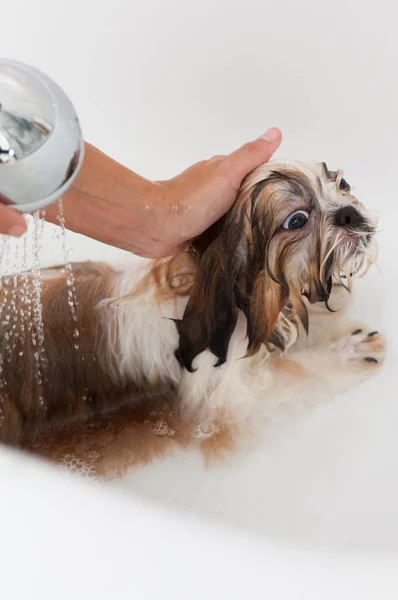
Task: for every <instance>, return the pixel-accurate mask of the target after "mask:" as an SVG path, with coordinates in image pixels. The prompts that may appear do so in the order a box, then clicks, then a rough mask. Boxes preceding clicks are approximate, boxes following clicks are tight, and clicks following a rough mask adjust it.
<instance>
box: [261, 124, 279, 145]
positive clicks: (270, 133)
mask: <svg viewBox="0 0 398 600" xmlns="http://www.w3.org/2000/svg"><path fill="white" fill-rule="evenodd" d="M260 137H262V138H263V139H264V140H266V141H267V142H276V140H279V138H280V137H281V132H280V130H279V129H278V128H277V127H271V128H270V129H268V130H267V131H266V132H265V133H264V135H262V136H260Z"/></svg>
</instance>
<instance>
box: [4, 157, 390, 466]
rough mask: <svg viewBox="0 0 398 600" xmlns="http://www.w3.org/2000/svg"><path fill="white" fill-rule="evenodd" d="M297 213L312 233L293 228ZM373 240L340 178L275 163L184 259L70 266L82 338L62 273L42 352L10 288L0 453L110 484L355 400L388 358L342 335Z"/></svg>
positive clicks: (358, 338)
mask: <svg viewBox="0 0 398 600" xmlns="http://www.w3.org/2000/svg"><path fill="white" fill-rule="evenodd" d="M297 211H302V213H301V214H304V215H306V214H308V215H309V216H308V222H307V223H306V224H305V225H304V226H303V227H302V228H300V229H295V230H289V229H286V228H284V227H286V223H287V219H288V218H289V216H290V215H292V214H293V213H295V212H297ZM375 231H376V220H375V219H374V218H373V217H372V215H371V214H370V213H369V212H368V211H367V210H366V209H365V208H364V206H363V205H362V204H361V203H360V202H359V201H358V200H357V199H356V198H355V197H354V196H353V195H352V194H351V190H350V187H349V185H348V184H347V183H346V181H345V180H344V179H343V174H342V172H341V171H337V172H331V171H329V170H328V168H327V167H326V165H325V164H324V163H321V164H319V163H314V164H304V163H298V162H276V161H275V162H270V163H267V164H265V165H263V166H261V167H260V168H258V169H256V170H255V171H254V172H253V173H252V174H251V175H249V176H248V177H247V178H246V180H245V181H244V182H243V184H242V187H241V189H240V191H239V194H238V197H237V199H236V202H235V204H234V206H233V207H232V209H231V210H230V211H229V213H228V214H227V215H226V216H225V217H223V218H222V219H221V220H220V221H219V222H218V223H216V225H214V226H213V228H212V229H211V230H210V231H208V232H206V234H204V235H203V236H201V237H200V238H199V239H197V240H195V241H194V242H193V244H192V246H191V248H190V249H189V250H187V251H186V252H182V253H180V254H178V255H176V256H173V257H170V258H168V259H163V260H158V261H149V260H148V261H143V262H142V264H141V265H140V266H139V267H137V265H136V264H134V267H133V268H129V267H128V266H127V267H126V266H123V267H121V268H116V267H111V266H107V265H104V264H95V263H82V264H75V265H74V266H73V269H74V277H75V287H76V298H77V305H76V319H77V320H76V322H75V321H74V320H73V316H72V312H71V307H70V305H69V304H70V299H71V298H70V295H69V296H68V294H67V288H68V286H67V285H66V279H67V276H68V273H67V272H66V273H65V272H64V270H63V269H57V268H55V269H50V270H48V271H47V272H45V273H44V275H45V276H44V279H43V282H42V303H43V309H42V315H43V323H44V342H43V346H42V347H39V348H38V344H36V346H32V341H31V338H32V334H33V337H34V338H35V331H34V325H33V324H32V323H33V321H32V315H31V311H32V306H31V305H30V306H29V305H27V303H26V297H25V296H24V293H23V286H22V283H23V281H22V280H23V276H21V277H20V278H19V280H18V281H17V285H15V281H14V280H13V279H12V278H11V279H10V280H9V289H7V286H4V285H3V292H2V293H3V298H4V293H5V290H6V293H7V295H8V296H7V297H8V299H9V298H11V297H12V298H13V299H14V303H15V305H16V306H17V309H16V310H17V312H18V315H19V317H18V320H17V321H15V319H14V321H13V319H12V318H8V319H7V318H4V317H7V314H6V313H7V310H9V311H10V308H9V306H8V309H7V306H6V305H5V306H6V308H5V309H4V310H3V315H2V325H1V328H2V336H1V348H0V350H1V356H2V379H1V381H2V386H3V388H2V390H1V396H2V401H1V405H0V406H1V420H0V440H2V441H3V442H5V443H12V444H17V445H19V446H20V447H22V448H31V449H33V450H35V451H37V452H39V453H41V454H43V455H46V456H51V457H53V458H56V459H58V460H59V459H62V458H63V457H65V456H66V455H67V456H68V457H69V458H70V457H71V456H72V457H73V460H76V461H78V463H79V464H89V465H91V466H93V468H95V470H96V471H97V472H98V473H100V474H102V475H107V476H112V475H115V474H120V473H121V472H123V471H124V470H125V469H126V468H127V467H128V466H130V465H131V464H134V463H137V462H141V463H145V462H147V461H149V460H151V459H152V458H153V457H154V456H155V455H161V454H162V453H163V452H164V451H165V450H166V449H167V448H168V447H169V446H173V445H183V446H185V445H187V444H190V443H196V444H198V445H200V446H201V448H202V450H203V451H204V452H205V454H206V456H207V458H209V457H211V456H212V455H214V454H217V453H220V452H221V453H222V452H223V451H225V450H229V449H231V448H232V447H233V446H235V445H236V444H237V443H238V442H239V440H241V439H244V438H249V437H252V436H253V435H254V434H255V433H257V432H258V431H261V430H263V429H264V427H265V425H266V424H267V423H269V422H272V421H273V420H275V419H276V418H278V414H279V413H280V412H281V411H283V410H284V409H286V408H288V409H289V410H291V409H294V408H300V407H302V406H305V405H306V404H307V403H308V402H309V401H310V400H309V399H310V398H311V397H313V398H315V397H316V399H317V401H319V400H320V399H323V398H328V397H330V396H333V395H335V394H337V393H340V392H342V391H345V390H346V389H348V388H350V387H351V386H352V385H353V384H355V383H357V382H359V381H361V380H362V379H363V378H364V377H366V376H367V375H370V374H373V373H374V372H375V370H376V369H377V367H378V366H379V365H380V364H381V360H382V358H383V355H384V341H383V338H382V336H381V335H380V334H378V333H377V332H374V331H372V329H368V328H364V327H360V326H358V324H357V323H355V324H350V323H346V322H345V320H344V312H345V311H344V306H345V304H346V300H347V298H348V296H349V292H348V291H347V290H349V289H350V288H351V282H352V278H353V277H355V275H360V274H361V273H363V272H364V271H366V269H367V267H368V266H369V265H370V263H371V262H373V260H374V255H375V246H374V239H373V234H374V233H375ZM13 281H14V282H13ZM69 283H70V282H69ZM25 287H26V285H25ZM69 289H70V286H69ZM68 301H69V304H68ZM9 304H10V303H9V302H8V305H9ZM28 304H29V303H28ZM335 309H336V310H337V312H331V311H332V310H335ZM14 310H15V308H14ZM9 314H10V315H11V312H9ZM12 324H14V325H16V329H15V328H14V332H13V340H14V341H15V347H14V348H13V349H12V350H11V349H10V346H9V343H8V340H9V339H10V337H11V327H12ZM76 329H77V330H78V337H77V334H76ZM36 333H37V332H36ZM36 338H37V335H36ZM39 346H40V344H39ZM35 353H36V355H35ZM37 353H38V354H37ZM38 357H39V359H38ZM38 360H39V362H40V365H41V366H40V376H39V377H37V364H38ZM79 461H80V462H79ZM91 466H90V468H91Z"/></svg>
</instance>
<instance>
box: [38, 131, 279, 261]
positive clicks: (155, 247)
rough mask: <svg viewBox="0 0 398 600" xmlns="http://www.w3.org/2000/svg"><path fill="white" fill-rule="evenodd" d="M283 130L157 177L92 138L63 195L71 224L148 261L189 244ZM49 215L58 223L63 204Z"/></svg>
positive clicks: (230, 198) (212, 220)
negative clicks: (115, 156)
mask: <svg viewBox="0 0 398 600" xmlns="http://www.w3.org/2000/svg"><path fill="white" fill-rule="evenodd" d="M281 139H282V134H281V132H280V131H279V129H269V130H268V131H267V132H266V133H265V134H264V135H263V136H261V137H260V138H258V139H257V140H254V141H253V142H249V143H248V144H245V145H244V146H242V147H241V148H239V149H238V150H236V151H235V152H232V153H231V154H229V155H228V156H214V157H213V158H211V159H210V160H204V161H201V162H199V163H197V164H195V165H193V166H192V167H190V168H189V169H187V170H186V171H184V172H183V173H181V174H180V175H177V176H176V177H173V178H172V179H169V180H167V181H157V182H152V181H149V180H148V179H145V178H143V177H141V176H140V175H137V174H136V173H134V172H133V171H130V170H129V169H128V168H126V167H124V166H123V165H121V164H119V163H118V162H116V161H114V160H113V159H112V158H110V157H109V156H106V155H105V154H103V153H102V152H100V151H99V150H98V149H97V148H95V147H94V146H91V145H90V144H87V143H86V149H85V159H84V162H83V166H82V169H81V171H80V173H79V175H78V177H77V179H76V181H75V183H74V184H73V186H72V187H71V189H70V190H69V191H68V192H67V193H66V194H65V196H64V215H65V221H66V225H67V227H68V229H71V230H72V231H75V232H76V233H80V234H83V235H87V236H89V237H91V238H94V239H96V240H99V241H100V242H104V243H105V244H110V245H112V246H117V247H118V248H122V249H123V250H127V251H129V252H133V253H134V254H137V255H139V256H144V257H147V258H161V257H164V256H170V255H172V254H175V253H176V252H178V251H180V250H181V249H183V248H185V247H186V246H187V244H188V242H189V241H190V240H192V239H193V238H195V237H197V236H198V235H200V234H201V233H203V232H204V231H205V230H206V229H208V228H209V227H210V226H211V225H212V224H213V223H215V222H216V221H217V220H218V219H219V218H220V217H222V216H223V215H224V214H225V213H226V212H227V211H228V210H229V208H230V207H231V206H232V204H233V203H234V201H235V198H236V196H237V193H238V190H239V187H240V185H241V183H242V180H243V179H244V178H245V177H246V175H248V174H249V173H250V172H251V171H253V169H255V168H256V167H258V166H260V165H261V164H263V163H265V162H267V161H268V160H269V159H270V158H271V156H272V155H273V153H274V152H275V150H276V149H277V148H278V147H279V145H280V143H281ZM46 219H47V220H49V221H50V222H52V223H58V208H57V206H56V205H55V204H54V205H52V206H49V207H47V210H46Z"/></svg>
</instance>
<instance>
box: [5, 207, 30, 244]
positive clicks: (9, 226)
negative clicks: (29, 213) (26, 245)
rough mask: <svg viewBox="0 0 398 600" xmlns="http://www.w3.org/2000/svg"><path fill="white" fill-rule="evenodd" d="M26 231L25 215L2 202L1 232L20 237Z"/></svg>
mask: <svg viewBox="0 0 398 600" xmlns="http://www.w3.org/2000/svg"><path fill="white" fill-rule="evenodd" d="M25 231H26V221H25V219H24V217H23V216H22V215H21V214H20V213H18V212H16V211H15V210H12V208H9V207H8V206H4V204H0V233H5V234H8V235H13V236H15V237H20V236H21V235H22V234H23V233H25Z"/></svg>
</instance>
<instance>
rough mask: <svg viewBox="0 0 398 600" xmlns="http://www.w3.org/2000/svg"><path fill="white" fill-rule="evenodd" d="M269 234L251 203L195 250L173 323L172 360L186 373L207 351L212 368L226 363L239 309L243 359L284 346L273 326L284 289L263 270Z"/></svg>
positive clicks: (233, 212) (239, 208) (236, 208)
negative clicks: (184, 299) (191, 277)
mask: <svg viewBox="0 0 398 600" xmlns="http://www.w3.org/2000/svg"><path fill="white" fill-rule="evenodd" d="M257 195H258V194H257ZM252 200H253V195H252ZM270 232H271V227H270V226H269V227H267V224H266V222H265V221H264V219H263V218H262V216H260V215H258V214H256V211H255V210H253V202H252V203H250V202H248V203H241V204H237V205H235V206H234V207H233V209H232V210H231V211H230V213H229V214H228V216H227V217H226V218H225V219H224V220H223V222H222V223H219V224H218V236H216V237H215V238H214V239H213V240H211V241H210V243H209V244H208V245H207V247H205V248H204V249H203V245H202V246H200V245H199V247H201V250H202V253H201V254H199V257H198V260H199V265H198V269H197V272H196V277H195V282H194V286H193V289H192V292H191V295H190V298H189V301H188V304H187V307H186V310H185V313H184V315H183V318H182V319H181V320H177V321H176V326H177V330H178V334H179V347H178V349H177V351H176V357H177V359H178V361H179V363H180V364H181V366H183V367H185V368H186V369H187V370H188V371H190V372H192V371H193V368H192V361H193V360H194V358H195V357H196V356H197V355H198V354H200V353H201V352H203V351H204V350H206V349H207V348H208V349H209V350H210V351H211V352H212V353H213V354H214V355H215V356H216V357H217V359H218V361H217V363H216V365H215V366H220V365H222V364H223V363H224V362H225V361H226V359H227V353H228V346H229V342H230V339H231V336H232V333H233V331H234V329H235V326H236V322H237V319H238V310H239V309H240V310H242V312H243V313H244V314H245V316H246V319H247V337H248V351H247V354H248V355H252V354H254V353H255V352H256V351H258V350H259V348H260V346H261V345H262V344H264V343H265V344H267V345H268V346H279V347H283V337H282V336H281V335H280V334H279V333H278V331H277V329H276V324H277V320H278V316H279V314H280V312H281V310H282V309H283V307H284V306H285V304H286V302H287V300H288V297H289V290H288V287H287V285H285V284H284V282H281V281H277V280H276V279H275V278H274V277H273V276H272V274H271V273H270V270H269V269H268V268H267V266H266V263H267V261H266V251H267V247H268V242H269V239H270Z"/></svg>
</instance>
